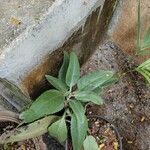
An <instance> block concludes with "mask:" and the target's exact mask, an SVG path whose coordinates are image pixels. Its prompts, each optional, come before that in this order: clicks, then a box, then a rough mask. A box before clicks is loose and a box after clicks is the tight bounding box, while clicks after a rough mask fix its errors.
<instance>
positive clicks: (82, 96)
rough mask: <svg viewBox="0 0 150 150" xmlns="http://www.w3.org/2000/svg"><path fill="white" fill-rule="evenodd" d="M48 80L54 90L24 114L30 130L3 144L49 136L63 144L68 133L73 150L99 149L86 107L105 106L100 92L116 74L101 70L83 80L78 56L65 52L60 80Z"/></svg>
mask: <svg viewBox="0 0 150 150" xmlns="http://www.w3.org/2000/svg"><path fill="white" fill-rule="evenodd" d="M46 79H47V80H48V82H49V83H50V84H51V85H52V86H53V87H54V89H51V90H48V91H46V92H44V93H43V94H41V95H40V96H39V97H38V98H37V99H36V100H35V101H34V102H33V103H32V104H31V106H30V107H29V108H28V109H26V110H25V111H23V112H22V113H21V114H20V119H22V120H23V122H24V123H26V124H27V128H25V127H24V126H23V127H19V128H18V129H17V130H19V132H17V133H16V132H15V133H12V132H11V135H9V136H8V135H7V136H5V139H7V140H4V139H3V142H14V141H18V140H19V137H21V138H20V140H23V139H26V138H31V137H34V136H39V135H40V134H44V133H45V132H48V133H49V134H50V135H51V136H53V137H55V138H57V139H58V141H59V142H61V143H62V142H64V141H65V140H66V139H67V137H68V131H71V139H72V144H73V150H80V149H81V148H82V146H84V149H85V150H89V148H90V147H91V148H94V149H93V150H96V149H98V145H97V143H96V140H95V139H94V137H92V136H87V130H88V121H87V117H86V115H85V108H84V104H85V103H88V102H92V103H95V104H97V105H101V104H103V100H102V98H101V97H100V96H99V93H100V92H99V91H100V90H101V89H102V88H103V87H105V86H107V85H109V84H111V83H112V82H113V81H114V80H115V79H116V78H114V73H113V72H112V71H104V70H98V71H95V72H92V73H89V74H87V75H85V76H82V77H80V65H79V61H78V58H77V56H76V54H75V53H74V52H72V53H71V54H70V55H69V54H68V53H67V52H65V53H64V59H63V64H62V66H61V69H60V71H59V75H58V78H55V77H53V76H50V75H46ZM59 111H61V112H63V115H62V116H56V114H57V112H59ZM43 119H44V121H43ZM68 124H69V125H68ZM38 129H40V130H39V131H40V132H38ZM68 129H69V130H68ZM30 130H32V131H30ZM23 137H24V138H23ZM87 145H88V146H87ZM95 148H96V149H95ZM90 150H92V149H90Z"/></svg>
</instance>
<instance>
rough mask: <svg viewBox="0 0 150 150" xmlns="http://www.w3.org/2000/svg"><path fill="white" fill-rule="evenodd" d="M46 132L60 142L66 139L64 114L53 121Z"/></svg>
mask: <svg viewBox="0 0 150 150" xmlns="http://www.w3.org/2000/svg"><path fill="white" fill-rule="evenodd" d="M48 132H49V134H50V135H51V136H53V137H55V138H56V139H57V140H58V141H59V142H60V143H62V142H64V141H65V140H66V139H67V126H66V121H65V116H63V117H62V118H61V119H60V120H58V121H56V122H55V123H53V124H52V125H51V126H50V127H49V128H48Z"/></svg>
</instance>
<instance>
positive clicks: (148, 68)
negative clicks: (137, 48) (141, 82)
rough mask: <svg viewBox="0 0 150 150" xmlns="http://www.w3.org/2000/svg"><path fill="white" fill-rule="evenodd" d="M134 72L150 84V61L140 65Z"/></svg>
mask: <svg viewBox="0 0 150 150" xmlns="http://www.w3.org/2000/svg"><path fill="white" fill-rule="evenodd" d="M136 70H137V71H138V72H139V73H141V74H142V75H143V76H144V77H145V79H146V80H147V81H148V82H149V83H150V59H148V60H147V61H145V62H144V63H142V64H141V65H140V66H139V67H137V68H136Z"/></svg>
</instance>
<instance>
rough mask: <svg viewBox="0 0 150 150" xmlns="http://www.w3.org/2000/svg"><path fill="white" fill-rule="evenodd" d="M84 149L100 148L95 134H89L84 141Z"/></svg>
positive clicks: (94, 149) (93, 149)
mask: <svg viewBox="0 0 150 150" xmlns="http://www.w3.org/2000/svg"><path fill="white" fill-rule="evenodd" d="M83 147H84V150H99V148H98V144H97V142H96V139H95V138H94V137H93V136H91V135H90V136H87V137H86V139H85V140H84V143H83Z"/></svg>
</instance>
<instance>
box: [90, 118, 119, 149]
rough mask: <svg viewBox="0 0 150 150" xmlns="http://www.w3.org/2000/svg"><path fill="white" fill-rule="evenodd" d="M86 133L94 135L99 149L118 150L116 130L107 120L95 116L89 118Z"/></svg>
mask: <svg viewBox="0 0 150 150" xmlns="http://www.w3.org/2000/svg"><path fill="white" fill-rule="evenodd" d="M88 133H89V134H90V135H92V136H94V137H95V139H96V141H97V143H98V146H99V148H100V149H101V150H119V142H118V139H117V136H116V132H115V131H114V130H113V129H112V128H111V124H110V123H108V122H107V121H105V120H103V119H101V118H96V117H92V118H89V130H88Z"/></svg>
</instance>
